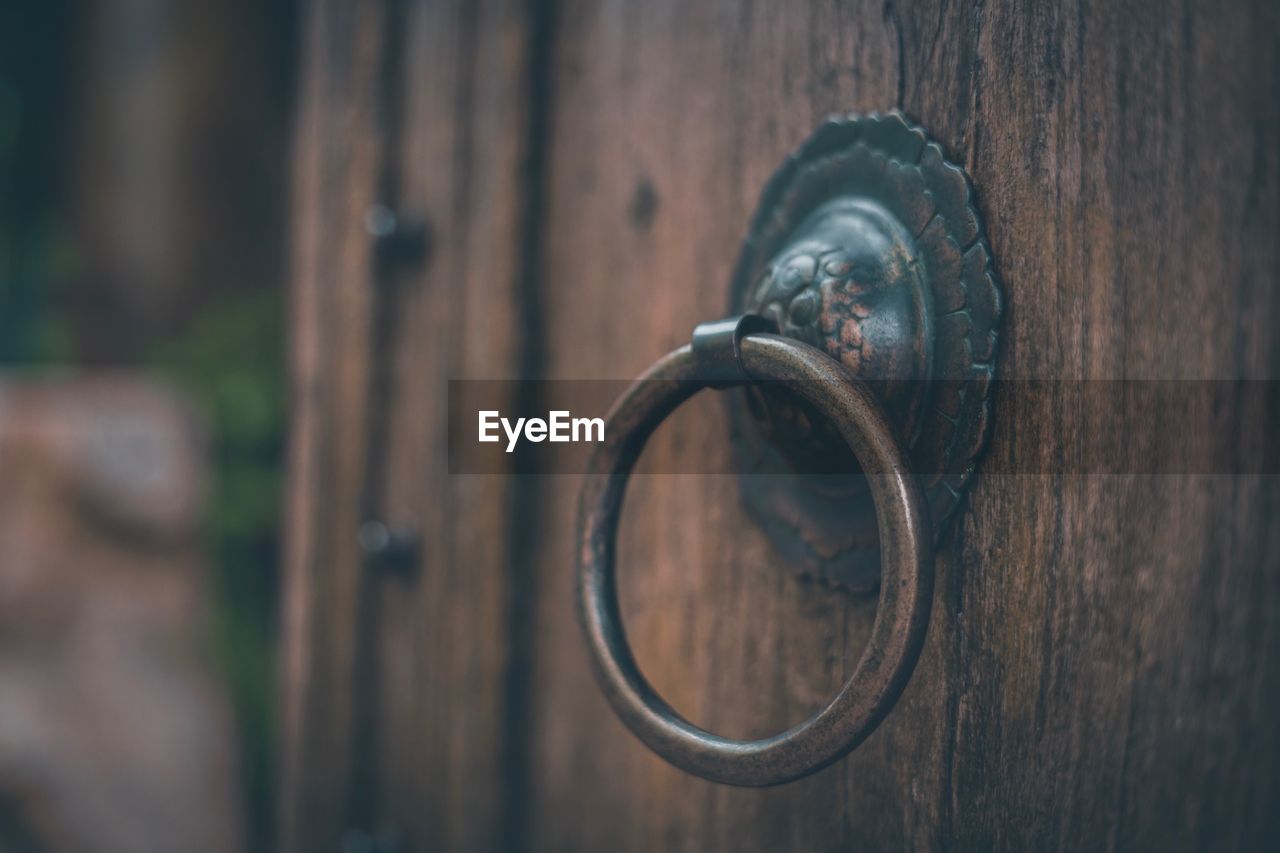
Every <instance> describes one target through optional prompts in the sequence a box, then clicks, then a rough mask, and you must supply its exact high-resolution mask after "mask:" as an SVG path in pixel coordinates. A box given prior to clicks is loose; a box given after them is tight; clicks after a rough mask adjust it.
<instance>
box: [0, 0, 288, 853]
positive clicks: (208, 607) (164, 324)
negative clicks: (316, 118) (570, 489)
mask: <svg viewBox="0 0 1280 853" xmlns="http://www.w3.org/2000/svg"><path fill="white" fill-rule="evenodd" d="M2 8H3V11H2V12H0V365H2V367H3V372H2V373H0V472H2V473H3V475H4V478H5V480H6V485H7V488H6V489H5V490H4V493H3V495H0V850H4V851H9V850H17V851H27V850H103V851H115V850H120V851H126V850H139V849H143V848H144V847H145V848H146V849H171V850H179V849H180V850H185V851H197V850H231V849H256V850H265V849H268V846H269V845H268V839H269V838H270V836H271V826H272V813H271V802H272V797H271V792H272V790H273V784H274V783H273V766H272V755H273V737H274V733H273V720H274V710H273V704H274V701H275V686H274V673H275V667H276V661H275V658H274V652H273V649H274V640H275V634H276V631H277V627H276V623H277V610H278V602H277V598H278V592H277V589H278V550H279V524H280V493H281V482H282V444H283V431H284V412H285V407H286V402H287V401H286V389H285V386H284V382H283V370H282V359H283V354H284V347H285V341H286V335H285V330H284V328H283V323H282V295H283V294H282V286H283V281H284V276H283V264H284V261H285V255H286V251H287V243H286V235H285V230H284V227H283V217H284V210H285V193H286V188H287V181H288V175H287V169H286V163H287V161H288V148H289V144H290V142H289V138H288V128H289V125H290V119H291V113H292V110H291V101H292V96H293V92H294V71H295V65H296V59H295V57H296V50H295V47H296V46H295V33H294V17H295V8H294V5H293V3H292V2H289V0H283V1H282V2H259V0H225V2H199V0H92V2H72V0H41V2H21V0H18V2H15V0H8V2H5V3H4V4H3V7H2ZM90 426H92V428H91V429H90Z"/></svg>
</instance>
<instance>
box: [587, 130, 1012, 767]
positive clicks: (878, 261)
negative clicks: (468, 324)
mask: <svg viewBox="0 0 1280 853" xmlns="http://www.w3.org/2000/svg"><path fill="white" fill-rule="evenodd" d="M731 293H732V304H733V306H734V308H735V310H736V311H738V312H741V313H740V315H739V316H735V317H730V318H728V319H725V320H718V321H715V322H711V323H705V324H703V325H702V326H699V327H698V328H697V329H696V330H695V331H694V335H693V342H692V344H691V345H690V346H686V347H683V348H681V349H678V350H676V351H675V352H672V353H670V354H669V355H667V356H665V357H664V358H662V359H661V360H659V361H658V362H657V364H655V365H654V366H653V367H652V368H650V369H649V371H648V372H647V373H645V374H644V375H643V376H642V377H641V378H640V379H639V380H637V381H636V382H635V383H634V384H633V385H632V386H631V387H630V389H628V391H627V392H626V393H625V394H624V395H623V397H622V398H621V399H620V400H619V401H618V402H617V403H616V404H615V405H614V407H613V409H612V411H611V412H610V413H609V417H608V425H607V427H606V430H605V435H606V438H605V441H604V443H603V444H601V445H599V446H598V447H597V449H596V450H595V452H594V453H593V454H592V457H591V462H590V467H589V470H588V475H587V478H586V481H585V485H584V487H583V492H582V497H581V503H580V504H579V511H578V524H579V530H578V533H579V550H578V563H577V586H576V591H577V597H578V614H579V618H580V620H581V622H582V626H583V629H584V631H585V633H586V637H587V646H588V649H589V651H590V655H591V660H592V663H593V665H594V668H595V673H596V677H597V680H598V681H599V682H600V684H601V686H602V687H603V689H604V692H605V695H606V696H607V697H608V699H609V701H610V703H611V704H612V705H613V708H614V710H615V711H616V712H617V713H618V715H619V716H620V717H621V718H622V720H623V722H625V723H626V724H627V726H628V727H629V728H630V729H631V730H632V731H633V732H635V734H636V735H637V736H639V738H640V739H641V740H643V741H644V742H645V743H646V744H648V746H649V747H650V748H652V749H653V750H654V751H655V752H657V753H658V754H659V755H661V756H662V757H664V758H665V759H667V760H668V761H670V762H671V763H673V764H675V765H676V766H678V767H681V768H683V769H685V770H687V771H689V772H691V773H695V774H697V775H699V776H703V777H705V778H707V779H712V780H714V781H717V782H724V783H728V784H734V785H774V784H779V783H782V782H787V781H790V780H792V779H796V778H799V777H801V776H805V775H807V774H809V773H812V772H814V771H815V770H818V769H819V768H822V767H825V766H826V765H828V764H830V763H831V762H833V761H835V760H837V759H838V758H840V757H841V756H843V755H845V754H846V753H848V752H849V751H850V750H852V749H853V748H854V747H856V746H857V745H858V744H859V743H861V742H862V741H863V740H864V739H865V738H866V737H867V736H868V735H869V734H870V733H871V732H872V731H873V730H874V729H875V727H876V726H877V725H878V724H879V722H880V721H881V720H882V719H883V718H884V716H885V715H886V714H887V713H888V712H889V710H890V709H891V708H892V707H893V704H894V703H895V702H896V701H897V698H898V696H899V695H900V694H901V692H902V689H903V688H904V687H905V686H906V683H907V681H908V679H909V678H910V677H911V672H912V670H913V669H914V667H915V663H916V659H917V657H918V656H919V653H920V648H921V646H922V645H923V643H924V636H925V629H926V626H927V624H928V614H929V607H930V603H931V601H932V595H933V556H932V553H933V544H934V533H935V531H940V530H941V529H942V527H943V526H944V525H945V524H946V521H947V519H948V518H949V517H950V516H951V514H952V513H953V512H954V511H955V508H956V506H957V504H958V502H959V499H960V496H961V494H962V492H963V489H964V488H965V486H966V485H967V484H968V482H969V480H970V478H971V477H972V474H973V467H974V460H975V458H976V457H977V455H978V453H979V451H980V450H981V448H982V446H983V443H984V442H985V440H986V433H987V421H988V417H989V410H990V403H989V397H990V387H991V380H992V376H993V373H994V370H995V347H996V328H997V324H998V322H999V319H1000V293H999V290H998V288H997V286H996V283H995V278H994V275H993V273H992V269H991V255H990V252H989V251H988V249H987V244H986V240H985V238H984V237H983V233H982V225H981V221H980V220H979V217H978V214H977V211H976V209H975V206H974V203H973V196H972V189H971V187H970V186H969V181H968V178H967V177H966V176H965V174H964V172H963V171H961V170H960V169H959V168H958V167H957V166H954V165H952V164H951V163H949V162H947V160H946V158H945V157H944V156H943V153H942V149H941V148H939V147H938V145H937V144H936V143H933V142H930V141H928V139H927V138H926V137H925V135H924V132H923V131H922V130H921V129H920V128H918V127H915V126H914V125H912V124H910V123H909V122H908V121H907V120H906V119H905V118H903V116H901V115H900V114H898V113H891V114H889V115H884V116H881V115H869V116H843V117H836V118H832V119H831V120H829V121H828V122H827V123H826V124H824V125H823V126H822V127H821V128H819V129H818V131H817V132H816V133H814V135H813V136H812V137H810V138H809V140H808V141H807V142H805V143H804V144H803V145H802V146H801V147H800V149H799V150H798V151H797V152H796V153H795V154H793V155H792V156H791V157H790V158H789V159H788V161H787V162H786V164H785V165H784V166H783V167H782V168H781V169H780V170H779V171H778V173H777V174H776V175H775V176H774V177H773V179H772V180H771V181H770V182H769V184H768V186H767V187H766V188H765V191H764V195H763V197H762V199H761V202H760V207H759V210H758V212H757V213H756V216H755V219H754V220H753V223H752V226H751V229H750V233H749V234H748V236H747V239H746V241H745V243H744V245H743V249H742V254H741V256H740V257H739V260H738V265H737V270H736V272H735V274H734V278H733V283H732V291H731ZM774 332H777V333H780V334H771V333H774ZM734 386H742V388H743V391H742V393H741V394H736V393H735V394H734V395H731V398H730V399H731V400H733V401H734V402H733V411H732V413H733V416H734V419H735V429H734V434H735V447H736V451H737V455H738V460H739V463H740V471H741V473H742V476H741V480H742V484H743V487H742V493H743V496H744V499H745V502H746V505H747V507H748V508H749V510H750V511H751V512H752V514H753V515H754V517H755V518H757V519H758V520H759V521H760V522H761V523H762V525H763V526H764V529H765V531H766V532H767V534H768V535H769V538H770V541H772V542H773V544H774V545H775V547H776V548H777V549H778V550H779V552H780V553H781V554H782V556H783V562H784V564H786V565H788V566H789V567H791V568H793V569H794V570H796V571H798V572H799V573H801V574H802V575H805V576H807V577H813V578H817V579H821V580H823V581H825V582H828V583H831V584H834V585H837V586H840V587H843V588H845V589H848V590H852V591H857V592H869V591H873V590H875V589H876V588H877V587H878V588H879V591H880V592H879V605H878V608H877V610H876V617H875V623H874V626H873V628H872V635H871V639H870V641H869V642H868V644H867V647H866V649H865V650H864V651H863V654H862V658H861V660H860V661H859V662H858V665H857V668H856V669H855V670H854V673H853V675H852V676H851V677H850V679H849V681H848V682H847V683H846V684H845V685H844V687H843V689H841V691H840V692H839V694H838V695H837V696H836V698H835V699H833V700H832V701H831V703H830V704H829V705H827V706H826V707H825V708H824V709H822V710H821V711H819V712H818V713H817V714H815V715H814V716H812V717H810V718H809V719H808V720H806V721H805V722H803V723H801V724H800V725H798V726H795V727H794V728H792V729H789V730H788V731H785V732H783V733H782V734H779V735H775V736H773V737H770V738H764V739H762V740H756V741H735V740H729V739H726V738H722V737H719V736H717V735H714V734H712V733H710V732H707V731H704V730H703V729H700V728H698V727H697V726H695V725H693V724H692V723H690V722H688V721H687V720H685V719H683V718H682V717H681V716H680V715H679V714H677V713H676V712H675V711H674V710H673V709H672V708H671V707H670V706H669V705H668V704H667V703H666V702H664V701H663V700H662V699H661V697H659V696H658V695H657V694H656V693H655V692H654V690H653V688H652V687H651V686H650V685H649V683H648V682H647V681H646V680H645V678H644V675H643V674H642V673H641V672H640V669H639V667H638V666H637V665H636V662H635V659H634V657H633V656H632V654H631V650H630V648H629V646H628V644H627V639H626V635H625V632H624V631H623V626H622V619H621V615H620V612H619V608H618V593H617V584H616V579H615V576H614V575H615V553H614V549H615V540H616V535H617V528H618V521H619V514H620V512H621V509H622V500H623V495H624V493H625V491H626V484H627V478H628V476H629V475H630V472H631V468H632V466H633V465H634V464H635V462H636V460H637V459H638V458H639V456H640V453H641V451H642V450H643V448H644V445H645V442H646V441H647V440H648V437H649V435H650V434H651V433H652V432H653V430H654V429H655V428H656V427H657V426H658V424H659V423H661V422H662V420H663V419H664V418H665V417H666V416H667V415H668V414H670V413H671V412H672V411H673V410H674V409H675V408H676V407H677V406H679V405H680V404H681V403H682V402H684V401H685V400H687V399H688V398H689V397H691V396H693V394H695V393H696V392H697V391H699V390H700V389H702V388H707V387H710V388H731V387H734Z"/></svg>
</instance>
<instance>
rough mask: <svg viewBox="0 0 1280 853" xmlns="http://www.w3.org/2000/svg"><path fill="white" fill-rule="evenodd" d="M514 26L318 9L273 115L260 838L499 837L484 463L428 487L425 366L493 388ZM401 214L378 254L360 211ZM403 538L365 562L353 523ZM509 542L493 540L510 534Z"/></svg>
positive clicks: (514, 209) (522, 183)
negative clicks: (283, 342) (284, 200)
mask: <svg viewBox="0 0 1280 853" xmlns="http://www.w3.org/2000/svg"><path fill="white" fill-rule="evenodd" d="M530 43H531V42H530V38H529V28H528V25H527V20H526V16H525V11H524V10H523V9H521V8H520V7H519V6H518V5H517V4H514V3H503V2H492V3H479V4H470V3H418V4H409V3H402V2H398V0H388V2H381V3H366V4H358V5H357V4H345V3H318V4H314V5H313V7H312V8H310V9H309V10H308V29H307V34H306V46H305V50H306V67H305V72H304V83H303V92H302V95H303V97H302V107H301V117H300V121H299V128H298V155H297V169H298V171H297V175H296V178H295V184H296V192H295V203H294V209H295V211H296V212H297V214H298V216H297V221H296V227H295V233H296V235H297V236H296V249H295V273H294V298H293V305H294V316H293V328H294V329H295V333H294V335H295V337H294V341H293V346H292V350H293V353H294V359H293V370H294V377H295V378H294V388H295V395H296V397H295V419H294V428H293V444H292V454H293V455H292V460H291V471H292V482H291V485H290V506H289V509H290V512H289V552H288V554H287V573H288V581H287V593H286V619H285V625H286V640H285V663H284V688H283V690H284V697H283V703H284V748H285V755H284V779H283V784H282V798H283V804H284V805H283V809H282V811H283V815H282V820H281V842H282V847H283V848H284V849H286V850H297V851H312V850H321V849H338V846H339V845H340V844H349V845H351V844H354V845H357V846H358V845H359V844H393V843H394V844H399V845H403V846H404V847H406V848H407V849H492V848H495V847H499V846H505V845H506V840H505V836H504V833H505V832H506V827H507V826H509V821H506V820H504V819H503V814H504V813H505V811H506V810H507V809H508V802H507V799H508V798H507V791H508V788H507V785H506V780H507V777H508V767H510V766H511V765H512V763H513V761H514V758H513V755H514V753H515V751H516V750H517V749H518V744H513V743H512V740H511V737H510V736H509V732H512V731H513V730H514V727H513V726H511V725H509V721H508V715H509V712H508V708H509V707H511V706H512V703H513V701H516V702H518V700H513V697H512V691H513V690H519V689H520V684H521V683H520V682H519V681H518V679H516V677H515V676H513V675H512V673H511V672H510V669H511V659H512V655H513V651H512V650H513V648H514V647H516V645H517V644H515V643H512V642H511V641H510V638H509V630H508V626H509V625H510V624H512V623H513V622H514V623H516V624H518V623H519V619H518V618H517V617H516V616H513V615H512V609H513V603H512V592H511V590H512V587H511V585H510V584H509V583H507V574H508V564H509V563H510V561H511V559H512V558H511V556H510V551H509V549H510V548H511V539H512V536H513V535H514V534H515V533H518V528H515V527H513V526H512V523H511V521H510V519H511V518H512V517H513V514H512V507H513V506H518V504H517V501H518V500H519V497H518V495H517V493H516V489H515V488H514V487H515V484H516V481H513V480H511V479H509V478H503V477H495V476H489V477H480V476H451V475H450V474H449V471H448V460H447V456H446V430H447V427H448V422H447V412H448V406H447V398H448V381H449V380H450V379H453V378H461V377H468V378H517V377H519V376H520V375H521V374H522V370H523V369H524V368H523V366H522V365H523V362H522V360H521V357H522V353H523V348H524V341H525V339H526V334H527V332H526V330H525V328H524V327H523V326H522V324H521V318H522V317H523V316H524V312H523V305H524V303H523V300H522V299H521V297H520V292H521V290H522V289H523V288H525V286H526V284H527V282H526V278H525V275H524V272H523V270H524V268H523V267H522V266H521V264H520V263H519V260H518V259H519V258H521V257H524V256H525V255H527V254H528V251H527V249H526V247H525V245H524V243H525V242H526V238H525V236H524V235H525V232H526V230H527V229H526V227H525V221H526V219H527V214H526V210H525V207H524V205H523V201H522V199H523V197H524V194H525V187H526V185H527V183H528V181H527V173H528V163H527V156H528V152H527V150H526V147H525V143H526V140H527V139H529V138H530V134H529V133H528V131H527V129H526V128H525V126H524V125H525V123H527V122H528V121H529V116H530V113H529V111H528V109H527V103H526V95H527V90H528V83H527V81H528V65H529V55H528V48H529V45H530ZM374 204H380V205H385V206H387V207H389V208H391V209H393V210H396V211H398V212H399V213H400V214H401V215H402V217H407V218H409V219H419V220H425V222H426V225H427V229H428V250H427V256H426V258H425V261H424V262H423V263H421V264H417V263H412V262H411V263H394V262H387V261H386V260H385V259H382V260H380V259H379V255H380V251H381V250H379V249H378V248H377V246H376V245H375V241H374V240H373V239H372V237H371V236H370V234H369V233H368V232H367V229H366V227H365V216H366V211H367V210H369V208H370V206H371V205H374ZM367 520H377V521H380V522H382V523H385V524H386V525H387V526H388V527H390V528H392V529H393V530H401V531H406V532H408V533H410V534H415V535H417V536H418V537H420V541H421V552H420V559H419V561H418V563H419V565H418V566H417V569H416V571H412V572H410V573H409V574H408V575H407V576H406V575H396V574H391V573H387V572H379V571H378V570H376V569H375V568H373V567H372V566H368V565H364V564H363V561H362V557H361V554H360V553H359V550H358V548H357V531H358V529H359V528H360V525H361V523H362V522H364V521H367ZM513 531H514V532H513Z"/></svg>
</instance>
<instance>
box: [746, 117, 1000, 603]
mask: <svg viewBox="0 0 1280 853" xmlns="http://www.w3.org/2000/svg"><path fill="white" fill-rule="evenodd" d="M730 302H731V311H732V312H735V313H738V312H744V311H746V312H755V313H759V314H762V315H763V316H765V317H767V318H769V319H770V320H772V321H773V322H774V323H775V324H776V325H777V327H778V328H779V329H780V330H781V332H782V334H784V335H787V336H789V337H793V338H796V339H797V340H801V341H804V342H806V343H808V344H811V345H813V346H815V347H817V348H818V349H821V350H822V351H824V352H825V353H827V354H828V355H829V356H831V357H832V358H834V359H837V360H838V361H840V362H841V363H842V364H843V365H845V367H847V368H848V369H849V370H850V371H851V372H852V373H853V375H855V376H857V377H858V378H859V379H862V380H864V381H866V382H868V383H870V385H871V387H872V389H873V391H874V393H875V394H876V395H877V397H878V398H879V399H880V400H881V402H882V403H883V404H884V406H885V408H886V409H887V411H888V413H889V417H890V420H891V422H892V423H893V424H894V426H895V433H896V435H897V436H898V437H899V439H900V440H901V441H902V443H903V445H904V447H905V448H906V450H907V453H908V456H909V458H910V459H911V462H912V467H913V470H915V471H916V472H917V473H918V474H919V475H920V476H921V478H922V481H923V486H924V488H925V492H926V495H927V498H928V503H929V508H930V510H931V514H932V520H933V525H934V529H935V531H937V532H939V533H940V532H941V531H942V530H943V529H944V527H945V526H946V523H947V520H948V519H949V518H950V516H951V515H952V513H953V512H954V511H955V509H956V506H957V504H958V502H959V500H960V497H961V495H962V493H963V491H964V488H965V487H966V485H967V484H968V483H969V480H970V478H971V476H972V473H973V468H974V460H975V458H976V456H977V455H978V453H979V451H980V450H981V449H982V446H983V444H984V443H985V441H986V435H987V422H988V418H989V407H990V403H989V389H990V386H991V381H992V378H993V375H994V372H995V353H996V337H997V328H998V325H999V321H1000V313H1001V308H1000V292H999V289H998V287H997V285H996V282H995V278H994V275H993V272H992V268H991V253H990V251H989V250H988V247H987V243H986V238H985V237H984V235H983V228H982V221H981V219H980V217H979V215H978V212H977V209H976V206H975V204H974V201H973V192H972V188H971V187H970V184H969V180H968V178H967V177H966V175H965V173H964V172H963V171H962V170H961V169H960V168H959V167H957V166H955V165H953V164H952V163H950V162H948V161H947V159H946V157H945V155H944V154H943V152H942V149H941V148H940V147H939V146H938V144H937V143H935V142H930V141H929V140H928V138H927V137H926V136H925V134H924V131H923V130H921V129H920V128H919V127H916V126H915V125H913V124H911V123H910V122H908V121H907V119H906V118H904V117H903V116H902V115H901V114H899V113H896V112H894V113H889V114H887V115H876V114H872V115H866V116H858V115H850V116H837V117H833V118H831V119H830V120H828V121H827V122H826V123H825V124H824V125H822V127H820V128H819V129H818V130H817V131H816V132H815V133H814V134H813V135H812V136H811V137H810V138H809V139H808V140H807V141H806V142H805V143H804V144H803V145H801V146H800V148H799V149H798V150H797V151H796V152H795V153H794V154H792V155H791V157H789V158H788V160H787V161H786V163H785V164H784V165H783V166H782V167H781V168H780V169H779V170H778V172H777V173H776V174H775V175H774V176H773V178H772V179H771V180H770V181H769V183H768V185H767V186H766V188H765V190H764V193H763V195H762V197H761V200H760V204H759V207H758V210H757V212H756V215H755V218H754V219H753V221H752V225H751V228H750V231H749V234H748V236H747V238H746V240H745V242H744V244H743V248H742V252H741V255H740V256H739V260H738V264H737V268H736V271H735V273H734V277H733V280H732V285H731V298H730ZM731 405H732V406H733V410H734V418H735V422H736V424H737V428H736V429H735V435H736V436H737V439H736V448H737V451H738V456H739V463H740V470H741V471H743V472H744V473H745V474H746V475H747V476H744V477H742V494H743V499H744V501H745V503H746V506H747V508H748V509H749V511H750V512H751V513H752V515H753V516H754V517H755V518H756V519H757V520H758V521H759V522H760V523H761V525H762V526H763V527H764V529H765V531H766V532H767V533H768V535H769V538H770V541H772V542H773V544H774V546H775V547H776V548H777V549H778V551H779V553H780V555H781V556H782V558H783V559H782V562H783V564H785V565H787V566H788V567H789V568H792V569H794V570H796V571H798V572H800V573H801V574H803V575H806V576H809V577H814V578H819V579H822V580H824V581H827V582H830V583H833V584H836V585H838V586H841V587H843V588H846V589H849V590H853V591H858V592H869V591H872V590H874V589H875V588H876V586H877V584H878V583H879V582H880V568H879V557H878V554H879V551H878V546H877V532H876V521H875V511H874V507H873V505H872V501H871V499H870V495H869V493H868V487H867V484H866V482H865V481H864V480H863V478H862V477H861V476H859V475H858V473H857V470H858V468H857V464H856V462H855V460H854V459H853V458H852V457H851V456H850V455H849V453H848V450H847V448H846V447H845V444H844V442H843V441H842V440H841V439H840V436H839V434H838V430H837V429H836V428H835V426H834V425H833V424H831V423H830V422H828V421H827V420H826V419H824V418H822V417H820V416H819V415H818V412H817V410H816V409H815V408H814V406H812V405H811V404H809V403H807V402H806V401H804V400H803V399H799V398H798V397H797V396H796V395H794V394H792V393H790V392H788V391H786V390H780V389H768V388H759V387H757V388H749V389H747V390H746V391H745V392H744V394H743V396H741V397H739V396H737V395H735V399H734V400H733V401H732V402H731Z"/></svg>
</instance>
